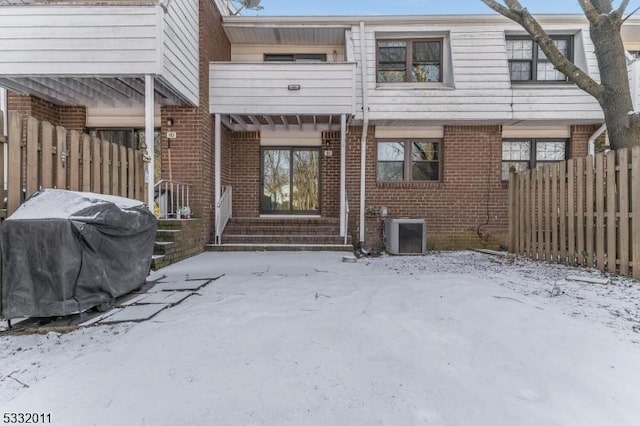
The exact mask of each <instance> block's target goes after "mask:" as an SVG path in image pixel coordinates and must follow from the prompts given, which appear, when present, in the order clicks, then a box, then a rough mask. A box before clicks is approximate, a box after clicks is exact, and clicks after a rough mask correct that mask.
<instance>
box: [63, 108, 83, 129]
mask: <svg viewBox="0 0 640 426" xmlns="http://www.w3.org/2000/svg"><path fill="white" fill-rule="evenodd" d="M60 126H62V127H64V128H65V129H67V130H75V131H78V132H82V133H84V132H85V131H86V130H87V108H86V107H83V106H61V107H60Z"/></svg>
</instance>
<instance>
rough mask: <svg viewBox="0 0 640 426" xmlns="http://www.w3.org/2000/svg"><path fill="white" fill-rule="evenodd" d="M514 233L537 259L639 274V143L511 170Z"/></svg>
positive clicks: (519, 247)
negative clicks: (552, 162) (629, 147)
mask: <svg viewBox="0 0 640 426" xmlns="http://www.w3.org/2000/svg"><path fill="white" fill-rule="evenodd" d="M509 239H510V241H509V244H510V247H509V248H510V251H511V252H513V253H518V254H521V255H525V256H528V257H530V258H532V259H538V260H545V261H549V262H558V263H566V264H569V265H582V266H587V267H596V268H598V269H601V270H603V271H608V272H612V273H619V274H621V275H631V276H633V277H634V278H640V147H636V148H633V149H632V150H628V149H620V150H617V151H610V152H608V153H607V154H596V155H595V157H593V156H588V157H586V158H578V159H572V160H569V161H567V162H561V163H556V164H553V165H547V166H545V167H541V168H537V169H534V170H526V171H524V172H521V173H518V174H516V173H511V181H510V185H509Z"/></svg>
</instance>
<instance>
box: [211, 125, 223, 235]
mask: <svg viewBox="0 0 640 426" xmlns="http://www.w3.org/2000/svg"><path fill="white" fill-rule="evenodd" d="M213 155H214V157H215V182H214V206H215V211H214V218H215V222H216V223H215V229H216V235H215V238H214V242H215V244H220V235H218V229H220V228H219V226H220V225H219V223H218V222H219V221H220V198H221V197H222V115H221V114H216V116H215V124H214V154H213Z"/></svg>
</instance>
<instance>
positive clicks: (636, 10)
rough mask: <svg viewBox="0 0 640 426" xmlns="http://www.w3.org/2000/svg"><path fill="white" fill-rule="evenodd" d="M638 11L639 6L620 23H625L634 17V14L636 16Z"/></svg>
mask: <svg viewBox="0 0 640 426" xmlns="http://www.w3.org/2000/svg"><path fill="white" fill-rule="evenodd" d="M639 10H640V6H639V7H636V8H635V9H634V10H633V11H632V12H631V13H630V14H628V15H627V17H626V18H624V19H623V20H622V23H623V24H624V23H625V21H626V20H627V19H629V18H631V17H632V16H633V15H635V14H636V12H638V11H639Z"/></svg>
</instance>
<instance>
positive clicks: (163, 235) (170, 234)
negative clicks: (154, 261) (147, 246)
mask: <svg viewBox="0 0 640 426" xmlns="http://www.w3.org/2000/svg"><path fill="white" fill-rule="evenodd" d="M180 232H181V231H180V230H179V229H159V228H158V229H157V230H156V241H157V242H173V241H175V239H176V238H177V237H178V236H179V235H180Z"/></svg>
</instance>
